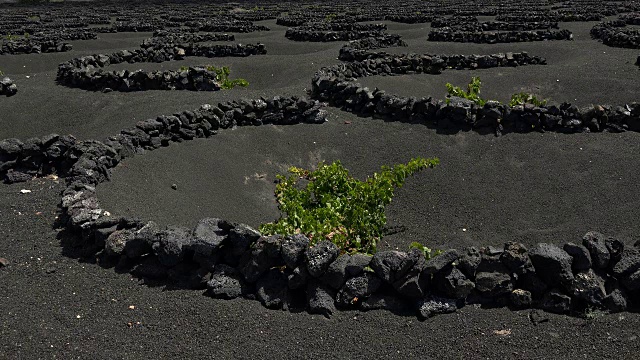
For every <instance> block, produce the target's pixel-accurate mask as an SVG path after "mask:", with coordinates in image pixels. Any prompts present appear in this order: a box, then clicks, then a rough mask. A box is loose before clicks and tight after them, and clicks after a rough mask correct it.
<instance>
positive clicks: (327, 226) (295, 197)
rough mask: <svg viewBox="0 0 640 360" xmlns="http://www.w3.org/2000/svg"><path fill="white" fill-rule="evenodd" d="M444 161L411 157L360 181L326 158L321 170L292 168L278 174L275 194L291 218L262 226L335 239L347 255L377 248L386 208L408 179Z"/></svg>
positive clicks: (267, 232) (270, 230)
mask: <svg viewBox="0 0 640 360" xmlns="http://www.w3.org/2000/svg"><path fill="white" fill-rule="evenodd" d="M438 164H439V160H438V159H437V158H431V159H425V158H421V157H418V158H415V159H411V160H410V161H409V162H408V163H407V164H398V165H395V166H394V167H388V166H383V167H382V168H381V170H380V172H378V173H374V174H373V176H370V177H368V178H367V179H366V180H364V181H360V180H358V179H356V178H354V177H352V176H351V175H350V174H349V171H348V170H347V169H346V168H345V167H344V166H343V165H342V164H341V163H340V161H336V162H333V163H331V164H326V163H324V162H321V163H320V164H319V165H318V167H317V169H316V170H305V169H301V168H298V167H291V168H289V175H288V176H284V175H278V176H277V179H278V184H277V185H276V190H275V196H276V200H277V202H278V207H279V209H280V211H281V212H282V213H283V214H286V216H283V217H281V218H280V219H278V220H277V221H275V222H272V223H266V224H263V225H261V226H260V232H261V233H262V234H264V235H273V234H296V233H299V234H304V235H306V236H307V237H308V238H309V239H310V240H311V245H314V244H315V243H317V242H318V241H320V240H325V239H326V240H330V241H332V242H333V243H334V244H336V245H337V246H338V248H339V249H340V250H341V251H342V252H344V253H355V252H361V253H368V254H373V253H375V251H376V247H377V244H378V241H379V240H380V238H381V237H382V234H383V230H384V226H385V225H386V222H387V218H386V215H385V206H386V205H388V204H390V203H391V200H392V198H393V195H394V190H395V189H396V188H400V187H402V185H403V184H404V182H405V180H406V179H407V177H409V176H411V175H413V174H415V173H417V172H418V171H421V170H424V169H426V168H432V167H434V166H436V165H438Z"/></svg>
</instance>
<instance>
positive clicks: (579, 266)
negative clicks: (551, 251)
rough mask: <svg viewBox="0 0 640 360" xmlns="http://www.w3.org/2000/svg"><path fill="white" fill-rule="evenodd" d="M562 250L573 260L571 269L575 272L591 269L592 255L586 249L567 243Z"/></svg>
mask: <svg viewBox="0 0 640 360" xmlns="http://www.w3.org/2000/svg"><path fill="white" fill-rule="evenodd" d="M562 248H563V250H564V251H566V252H567V254H569V255H571V257H572V258H573V262H572V265H571V267H572V269H573V271H574V272H580V271H586V270H589V269H590V268H591V254H590V253H589V250H588V249H587V248H586V247H584V246H582V245H577V244H574V243H566V244H564V246H563V247H562Z"/></svg>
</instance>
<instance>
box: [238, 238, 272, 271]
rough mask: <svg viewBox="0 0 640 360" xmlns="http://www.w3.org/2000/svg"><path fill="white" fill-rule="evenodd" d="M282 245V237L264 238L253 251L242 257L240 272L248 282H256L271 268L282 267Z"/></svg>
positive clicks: (256, 243) (255, 244) (259, 240)
mask: <svg viewBox="0 0 640 360" xmlns="http://www.w3.org/2000/svg"><path fill="white" fill-rule="evenodd" d="M281 244H282V237H281V236H280V235H272V236H263V237H260V238H259V239H258V240H257V241H256V242H255V243H254V246H253V247H252V249H251V251H250V252H246V253H245V254H244V255H243V256H242V258H241V259H240V263H239V266H238V271H240V273H241V274H242V275H243V276H244V278H245V280H246V281H248V282H250V283H252V282H255V281H256V280H258V278H259V277H260V276H261V275H262V274H263V273H264V272H266V271H267V270H269V269H270V268H272V267H275V266H281V265H282V261H281V259H282V258H281V256H280V249H281Z"/></svg>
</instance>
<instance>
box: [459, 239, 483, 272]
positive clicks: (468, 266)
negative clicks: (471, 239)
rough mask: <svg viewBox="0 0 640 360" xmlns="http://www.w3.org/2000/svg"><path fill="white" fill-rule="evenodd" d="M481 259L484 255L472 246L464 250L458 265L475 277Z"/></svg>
mask: <svg viewBox="0 0 640 360" xmlns="http://www.w3.org/2000/svg"><path fill="white" fill-rule="evenodd" d="M481 261H482V255H481V254H480V251H479V250H478V249H477V248H475V247H473V246H472V247H468V248H466V249H465V250H464V251H463V252H462V256H460V258H459V259H458V265H457V267H458V268H459V269H460V270H462V272H463V273H464V274H465V275H467V276H468V277H469V278H470V279H473V278H474V277H475V276H476V270H477V269H478V266H479V265H480V262H481Z"/></svg>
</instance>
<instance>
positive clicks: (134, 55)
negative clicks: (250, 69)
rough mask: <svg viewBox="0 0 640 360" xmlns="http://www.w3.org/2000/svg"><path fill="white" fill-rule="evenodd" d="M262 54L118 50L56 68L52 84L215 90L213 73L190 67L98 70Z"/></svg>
mask: <svg viewBox="0 0 640 360" xmlns="http://www.w3.org/2000/svg"><path fill="white" fill-rule="evenodd" d="M259 54H266V50H265V48H264V45H262V44H257V45H240V44H238V45H207V44H194V43H190V44H185V45H184V48H181V47H177V46H173V47H172V46H166V47H161V48H154V47H152V46H150V47H149V48H145V49H138V50H134V51H128V50H122V51H119V52H117V53H113V54H108V55H107V54H96V55H91V56H83V57H80V58H75V59H72V60H69V61H67V62H64V63H62V64H60V65H58V73H57V76H56V81H57V82H58V83H59V84H61V85H65V86H69V87H78V88H82V89H86V90H94V91H95V90H98V91H104V90H106V91H109V90H115V91H141V90H206V91H211V90H219V86H218V85H219V84H218V85H214V84H213V82H212V79H215V73H213V72H211V71H208V70H207V69H206V68H205V67H191V68H189V69H186V70H183V71H172V70H166V71H142V70H138V71H133V72H130V71H128V70H122V71H105V70H103V69H102V68H103V67H106V66H109V65H114V64H121V63H124V62H127V63H138V62H156V63H159V62H164V61H171V60H180V59H183V58H184V57H186V56H201V57H209V58H211V57H225V56H240V57H245V56H250V55H259Z"/></svg>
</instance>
